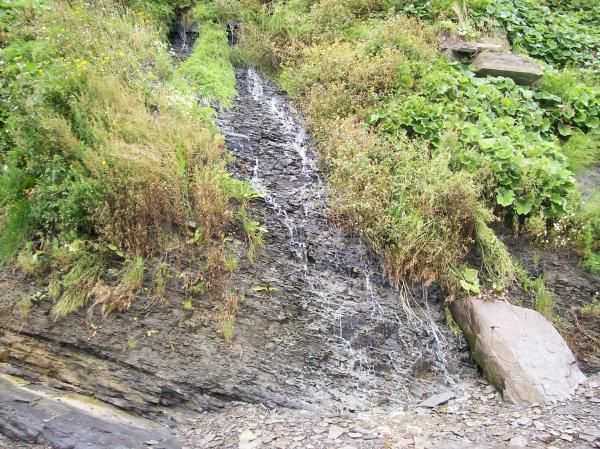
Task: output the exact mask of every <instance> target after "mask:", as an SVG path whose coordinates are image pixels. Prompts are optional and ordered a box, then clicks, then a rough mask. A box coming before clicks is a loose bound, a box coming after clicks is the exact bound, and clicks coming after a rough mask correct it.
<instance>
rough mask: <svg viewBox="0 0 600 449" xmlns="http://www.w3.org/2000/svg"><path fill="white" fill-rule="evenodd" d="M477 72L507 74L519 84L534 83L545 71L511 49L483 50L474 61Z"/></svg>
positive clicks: (479, 73) (481, 73) (497, 74)
mask: <svg viewBox="0 0 600 449" xmlns="http://www.w3.org/2000/svg"><path fill="white" fill-rule="evenodd" d="M473 66H474V70H475V73H477V74H478V75H481V76H505V77H507V78H512V79H513V80H514V81H515V82H516V83H517V84H532V83H533V82H535V81H537V80H538V79H540V78H541V77H542V75H543V74H544V71H543V69H542V67H540V66H539V65H538V64H536V63H535V62H533V61H531V60H530V59H528V58H526V57H524V56H520V55H517V54H515V53H511V52H509V51H483V52H481V53H479V54H478V55H477V56H476V57H475V60H474V61H473Z"/></svg>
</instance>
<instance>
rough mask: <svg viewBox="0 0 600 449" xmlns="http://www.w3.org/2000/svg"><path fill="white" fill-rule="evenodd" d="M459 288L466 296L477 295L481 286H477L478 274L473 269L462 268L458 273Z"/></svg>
mask: <svg viewBox="0 0 600 449" xmlns="http://www.w3.org/2000/svg"><path fill="white" fill-rule="evenodd" d="M459 277H460V281H459V282H460V286H461V287H462V289H463V290H464V291H465V292H467V293H468V294H475V295H477V294H479V291H480V290H481V286H480V285H479V273H478V271H477V270H475V269H473V268H463V269H462V270H461V271H460V272H459Z"/></svg>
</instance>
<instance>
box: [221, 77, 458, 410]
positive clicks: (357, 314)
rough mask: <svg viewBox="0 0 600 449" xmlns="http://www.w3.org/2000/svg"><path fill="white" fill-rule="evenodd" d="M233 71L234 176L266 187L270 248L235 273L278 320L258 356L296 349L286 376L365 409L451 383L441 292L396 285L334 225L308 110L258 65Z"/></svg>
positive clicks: (225, 123) (229, 132)
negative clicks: (293, 104)
mask: <svg viewBox="0 0 600 449" xmlns="http://www.w3.org/2000/svg"><path fill="white" fill-rule="evenodd" d="M236 75H237V79H238V86H237V87H238V91H239V96H238V98H237V99H236V101H235V104H234V106H233V107H232V108H231V110H229V111H226V112H224V113H222V114H221V116H220V117H219V123H220V126H221V131H222V133H223V135H224V136H225V139H226V144H227V148H228V150H229V151H230V152H231V153H232V154H233V155H234V156H235V157H236V162H235V164H233V166H232V170H233V173H234V175H235V176H237V177H239V178H243V179H249V180H250V181H251V182H252V184H253V185H254V187H255V188H256V189H258V190H260V191H261V193H262V204H259V205H257V206H255V208H254V210H253V213H254V214H255V215H256V216H257V218H259V219H260V220H261V222H262V223H263V224H264V225H266V227H267V228H268V230H269V232H268V235H267V238H266V242H265V248H264V249H263V250H261V251H259V254H258V256H257V258H256V260H255V262H254V264H252V265H248V266H245V267H242V270H241V272H240V273H239V274H238V275H237V277H236V278H235V283H236V285H237V286H238V287H239V288H240V291H241V293H243V294H244V295H245V296H246V298H247V300H246V307H248V308H255V309H256V310H257V311H258V312H260V313H266V314H272V315H274V316H272V322H273V324H272V326H273V328H274V329H276V331H274V334H273V335H269V337H267V339H271V340H269V341H274V340H277V344H276V345H275V344H273V347H272V350H270V351H268V354H266V355H261V354H262V353H261V352H260V351H257V353H256V354H255V356H256V357H259V358H260V357H264V363H267V364H273V363H275V362H273V360H277V359H278V358H281V359H282V360H286V361H288V362H282V363H288V364H289V359H290V358H292V359H294V360H296V359H298V360H300V364H301V365H302V368H301V369H300V371H298V370H297V369H292V368H288V367H282V366H279V367H278V368H276V369H278V370H283V371H288V370H289V371H290V372H289V373H288V374H289V375H290V376H292V377H291V378H290V377H289V376H288V377H287V378H286V380H285V381H284V382H285V383H287V384H289V385H290V386H291V385H293V386H294V388H297V389H298V391H297V394H298V395H301V396H302V397H303V398H304V399H303V400H306V401H308V402H312V403H320V405H326V404H329V403H337V404H342V405H343V406H345V407H348V408H354V409H357V408H366V407H369V406H371V405H374V404H380V403H384V402H392V403H396V402H404V401H406V399H407V398H406V390H410V391H417V392H418V391H428V390H435V389H436V388H437V387H438V386H439V385H441V384H443V383H448V382H454V381H455V380H456V379H457V378H458V377H457V376H458V371H459V370H458V368H459V366H458V364H457V363H456V362H457V360H459V359H460V356H458V351H457V347H456V343H455V341H454V340H453V339H452V338H451V337H450V338H449V336H448V335H444V334H445V333H446V334H447V330H446V329H445V327H444V326H443V324H442V323H443V307H442V305H441V301H440V298H439V294H438V295H435V294H434V295H428V296H425V297H421V295H420V290H412V291H409V290H408V289H406V291H404V292H398V291H396V290H394V289H393V288H392V287H390V285H389V284H388V283H387V282H386V281H385V280H384V279H383V278H382V277H381V274H380V273H381V271H382V270H381V261H380V260H379V259H378V258H376V257H374V256H373V255H372V254H371V253H370V252H369V251H368V250H367V249H366V248H365V246H364V245H363V244H362V243H361V242H360V240H359V239H357V238H353V237H351V236H349V235H347V234H345V233H344V232H341V231H340V230H337V229H335V228H333V227H332V226H331V225H330V223H329V221H328V218H327V217H328V214H329V207H328V204H327V195H326V192H325V188H324V184H323V182H322V180H321V177H320V173H319V170H318V168H317V165H316V162H315V153H314V151H313V148H314V147H313V144H312V142H311V140H310V138H309V136H308V134H307V132H306V130H305V128H304V126H303V123H302V119H301V117H299V116H298V115H297V114H296V113H294V112H293V110H292V108H290V106H289V104H288V103H287V101H286V98H285V96H284V94H283V93H282V92H280V91H279V90H278V89H277V88H276V87H275V86H274V85H273V84H272V83H270V82H267V81H266V80H265V79H264V78H263V77H262V76H261V75H259V74H258V73H257V72H256V71H255V70H254V69H253V68H248V69H238V70H237V71H236ZM253 285H254V286H255V285H269V286H272V287H273V289H272V291H273V292H275V293H273V294H272V295H271V296H270V298H269V299H268V303H265V300H264V298H262V297H260V296H259V295H257V294H255V293H253V289H252V286H253ZM415 295H416V296H417V297H418V300H416V299H413V297H414V296H415ZM432 298H433V301H432ZM277 308H280V309H279V310H280V312H279V313H278V314H276V316H275V314H274V312H273V310H274V309H277ZM242 314H243V312H242ZM270 328H271V326H270V327H269V329H270ZM268 344H271V343H268ZM274 369H275V368H274ZM292 372H293V374H292ZM282 375H284V376H285V375H286V373H285V372H284V373H282ZM307 389H308V390H311V389H314V391H308V390H307Z"/></svg>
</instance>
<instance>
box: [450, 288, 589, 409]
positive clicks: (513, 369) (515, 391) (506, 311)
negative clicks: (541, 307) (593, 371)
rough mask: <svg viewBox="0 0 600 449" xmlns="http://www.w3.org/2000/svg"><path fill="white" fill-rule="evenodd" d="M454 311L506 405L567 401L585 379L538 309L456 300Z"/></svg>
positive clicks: (503, 303) (570, 354) (500, 303)
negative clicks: (507, 403)
mask: <svg viewBox="0 0 600 449" xmlns="http://www.w3.org/2000/svg"><path fill="white" fill-rule="evenodd" d="M451 310H452V316H453V317H454V319H455V321H456V322H457V323H458V325H459V326H460V328H461V329H462V331H463V332H464V334H465V336H466V338H467V341H468V342H469V346H470V347H471V351H472V353H473V356H474V358H475V360H476V361H477V363H478V364H479V365H480V366H481V368H482V369H483V371H484V373H485V375H486V377H487V378H488V379H489V380H490V382H492V383H493V384H494V385H496V387H497V388H498V389H499V390H501V391H502V393H503V396H504V399H505V400H507V401H510V402H513V403H529V404H531V403H543V402H549V401H556V400H560V399H565V398H568V397H569V396H570V395H571V393H573V391H574V390H575V389H576V388H577V386H578V385H579V384H580V383H581V382H582V381H583V380H585V376H584V375H583V373H582V372H581V371H580V370H579V368H578V366H577V363H576V362H575V358H574V357H573V354H572V352H571V350H570V349H569V347H568V346H567V344H566V343H565V341H564V339H563V338H562V337H561V335H560V334H559V333H558V332H557V330H556V329H555V328H554V326H552V324H550V322H548V320H546V318H544V317H543V316H542V315H541V314H540V313H538V312H536V311H535V310H531V309H525V308H523V307H517V306H514V305H512V304H509V303H507V302H504V301H483V300H480V299H474V298H470V299H463V300H457V301H454V302H453V303H452V307H451Z"/></svg>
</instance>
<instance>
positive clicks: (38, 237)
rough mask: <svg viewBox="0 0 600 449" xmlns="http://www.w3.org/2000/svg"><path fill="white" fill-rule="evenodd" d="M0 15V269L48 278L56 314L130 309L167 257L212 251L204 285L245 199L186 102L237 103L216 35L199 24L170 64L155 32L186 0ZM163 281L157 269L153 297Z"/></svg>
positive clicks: (44, 5)
mask: <svg viewBox="0 0 600 449" xmlns="http://www.w3.org/2000/svg"><path fill="white" fill-rule="evenodd" d="M2 6H3V11H2V19H3V20H2V27H1V29H0V31H1V33H0V47H1V48H0V51H1V53H0V59H1V62H2V81H1V84H0V127H1V129H0V167H1V168H2V169H1V173H0V263H4V264H6V263H11V262H12V261H13V260H15V259H17V262H18V265H19V266H20V267H21V268H22V269H23V270H24V271H25V272H26V273H29V274H32V275H33V274H35V275H39V276H45V275H49V282H50V284H51V285H50V286H49V290H51V294H50V295H49V296H50V297H51V298H52V300H53V301H54V305H53V308H52V316H53V317H54V318H55V319H60V318H62V317H64V316H66V315H67V314H69V313H72V312H74V311H76V310H78V309H80V308H82V307H83V306H85V305H86V304H89V303H90V302H91V301H92V300H93V302H92V304H93V305H101V306H102V310H103V312H104V313H108V312H110V311H111V310H124V309H126V308H128V307H129V305H130V303H131V300H132V298H133V296H134V294H135V292H137V291H139V290H140V289H141V288H142V285H143V282H144V273H145V272H146V271H147V269H148V268H151V265H153V264H154V263H155V262H154V261H155V260H156V259H157V256H160V255H161V254H164V253H168V252H171V251H194V248H196V249H195V251H199V252H200V256H201V257H204V258H206V257H208V256H207V254H208V253H211V252H219V251H221V252H223V253H224V255H223V256H222V259H224V260H225V259H226V260H228V261H229V264H228V265H227V266H225V265H226V264H223V265H222V266H212V267H211V269H212V270H214V273H211V274H210V275H209V274H206V276H212V277H213V278H219V277H222V278H223V279H225V278H226V276H228V273H230V272H231V271H232V270H233V269H234V268H235V267H233V265H234V264H233V263H232V262H231V261H230V259H228V257H229V249H228V245H227V244H225V243H223V242H224V240H225V237H224V236H225V234H227V233H229V232H231V231H232V230H233V229H236V228H238V229H241V227H242V222H243V221H244V220H245V210H246V208H247V204H248V202H249V201H250V200H251V199H252V198H254V197H255V196H256V194H255V193H254V191H253V190H252V189H251V187H250V186H249V185H246V184H245V183H242V182H239V181H236V180H234V179H232V178H231V177H230V176H229V175H228V173H227V171H226V168H225V167H226V164H227V160H228V158H227V155H226V152H225V148H224V140H223V137H222V136H220V135H219V134H218V133H217V130H216V125H215V123H214V110H213V109H212V108H209V107H200V106H199V104H198V96H200V97H201V98H202V99H203V100H205V104H206V102H211V103H212V104H215V105H223V106H226V105H228V104H229V103H230V102H231V100H232V98H233V96H234V95H235V84H234V82H235V78H234V73H233V67H232V65H231V63H230V62H229V54H228V46H227V39H226V35H225V33H224V31H223V30H222V29H221V28H218V27H216V26H211V25H210V24H207V25H206V27H205V28H203V31H204V32H203V33H202V37H201V39H199V41H198V42H197V44H196V47H195V49H194V53H193V55H192V57H191V58H190V60H189V61H187V62H186V63H185V64H184V65H183V66H182V67H181V68H179V69H177V68H175V67H174V65H173V63H172V61H171V56H170V54H169V52H168V45H167V43H166V37H167V34H168V31H169V29H170V25H171V21H172V20H173V19H174V17H175V9H176V8H180V7H187V6H192V2H191V1H185V0H183V1H178V2H170V1H166V0H147V1H145V0H132V1H129V2H118V1H113V0H99V1H95V2H88V1H84V0H76V1H71V2H64V1H62V0H44V1H41V2H33V1H28V0H22V1H21V0H19V1H5V2H3V3H2ZM242 210H243V214H240V211H242ZM242 215H244V216H242ZM240 217H241V218H240ZM190 222H196V223H198V224H199V225H198V229H197V231H196V235H195V237H196V238H194V239H192V242H191V243H186V242H188V241H189V240H190V237H191V236H190V228H189V223H190ZM158 258H160V257H158ZM122 260H125V262H124V266H123V267H122V268H121V269H120V270H118V272H119V275H118V279H117V280H116V282H115V280H114V278H111V276H108V275H107V270H108V269H109V268H110V267H115V266H118V265H119V263H120V262H121V261H122ZM154 271H155V270H152V269H148V272H151V273H152V272H154ZM220 273H221V274H220ZM167 280H168V275H167V273H166V272H165V270H164V269H163V268H159V270H158V273H157V280H156V281H155V284H156V285H155V290H156V294H157V295H158V296H163V295H164V291H165V286H166V282H167ZM213 285H216V283H215V282H213Z"/></svg>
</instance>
